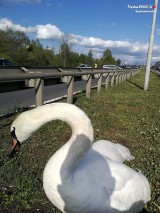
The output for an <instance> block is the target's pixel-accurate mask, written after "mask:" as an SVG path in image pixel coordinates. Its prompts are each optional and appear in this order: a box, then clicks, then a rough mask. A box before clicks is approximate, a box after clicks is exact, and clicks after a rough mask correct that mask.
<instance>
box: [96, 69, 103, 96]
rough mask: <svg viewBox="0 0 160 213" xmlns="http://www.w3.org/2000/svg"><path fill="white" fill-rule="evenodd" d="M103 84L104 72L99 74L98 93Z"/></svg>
mask: <svg viewBox="0 0 160 213" xmlns="http://www.w3.org/2000/svg"><path fill="white" fill-rule="evenodd" d="M101 86H102V73H101V74H99V77H98V82H97V92H98V93H99V92H100V91H101Z"/></svg>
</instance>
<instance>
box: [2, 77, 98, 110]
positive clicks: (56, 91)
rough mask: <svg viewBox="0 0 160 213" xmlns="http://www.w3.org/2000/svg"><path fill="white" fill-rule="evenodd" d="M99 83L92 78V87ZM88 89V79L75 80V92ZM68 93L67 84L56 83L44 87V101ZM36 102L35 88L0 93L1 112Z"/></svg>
mask: <svg viewBox="0 0 160 213" xmlns="http://www.w3.org/2000/svg"><path fill="white" fill-rule="evenodd" d="M96 85H97V79H92V87H94V86H96ZM85 89H86V81H83V80H81V81H75V82H74V92H77V91H83V90H85ZM66 94H67V84H66V83H62V84H55V85H51V86H45V87H44V101H49V100H53V99H55V98H58V97H61V96H64V95H66ZM34 104H35V96H34V88H29V89H24V90H19V91H12V92H6V93H0V113H1V114H3V113H6V112H8V111H12V110H13V109H15V108H16V107H29V106H31V105H34Z"/></svg>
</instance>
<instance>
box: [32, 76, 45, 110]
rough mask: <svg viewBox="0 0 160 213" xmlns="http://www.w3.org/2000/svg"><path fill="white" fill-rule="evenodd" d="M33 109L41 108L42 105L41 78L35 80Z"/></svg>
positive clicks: (42, 84)
mask: <svg viewBox="0 0 160 213" xmlns="http://www.w3.org/2000/svg"><path fill="white" fill-rule="evenodd" d="M34 87H35V107H38V106H42V105H43V103H44V80H43V79H42V78H38V79H35V83H34Z"/></svg>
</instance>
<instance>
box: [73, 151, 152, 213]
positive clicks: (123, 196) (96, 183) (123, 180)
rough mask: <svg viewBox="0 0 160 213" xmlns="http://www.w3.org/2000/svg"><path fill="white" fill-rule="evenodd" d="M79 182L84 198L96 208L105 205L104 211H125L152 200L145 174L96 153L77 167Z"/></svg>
mask: <svg viewBox="0 0 160 213" xmlns="http://www.w3.org/2000/svg"><path fill="white" fill-rule="evenodd" d="M75 179H76V182H77V183H78V186H77V187H79V188H81V190H82V191H83V193H82V195H81V197H84V200H85V199H87V200H88V201H87V202H91V203H92V205H98V204H97V203H101V206H102V207H103V208H104V209H109V208H111V209H112V210H113V209H119V210H120V211H124V210H126V209H129V208H131V206H132V204H135V203H136V202H137V201H143V202H144V203H146V202H147V201H148V200H149V199H150V186H149V183H148V181H147V179H146V178H145V177H144V176H143V174H142V173H139V172H136V171H134V170H132V169H131V168H129V167H128V166H126V165H124V164H122V163H118V162H115V161H111V160H109V159H107V158H105V157H102V156H101V155H100V154H99V153H98V152H95V151H93V150H92V151H90V152H89V153H88V154H87V156H86V157H85V158H84V159H83V160H82V161H81V164H80V165H79V167H77V170H76V176H75ZM75 187H76V186H75ZM137 205H138V204H137ZM141 207H142V208H143V205H142V206H141ZM108 212H111V211H108ZM130 212H134V211H130Z"/></svg>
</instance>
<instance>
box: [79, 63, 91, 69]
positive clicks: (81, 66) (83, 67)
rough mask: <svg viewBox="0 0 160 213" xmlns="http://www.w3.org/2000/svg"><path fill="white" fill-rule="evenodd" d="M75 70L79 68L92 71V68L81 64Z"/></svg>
mask: <svg viewBox="0 0 160 213" xmlns="http://www.w3.org/2000/svg"><path fill="white" fill-rule="evenodd" d="M77 68H80V69H92V67H91V66H90V65H88V64H81V65H79V66H78V67H77Z"/></svg>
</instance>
